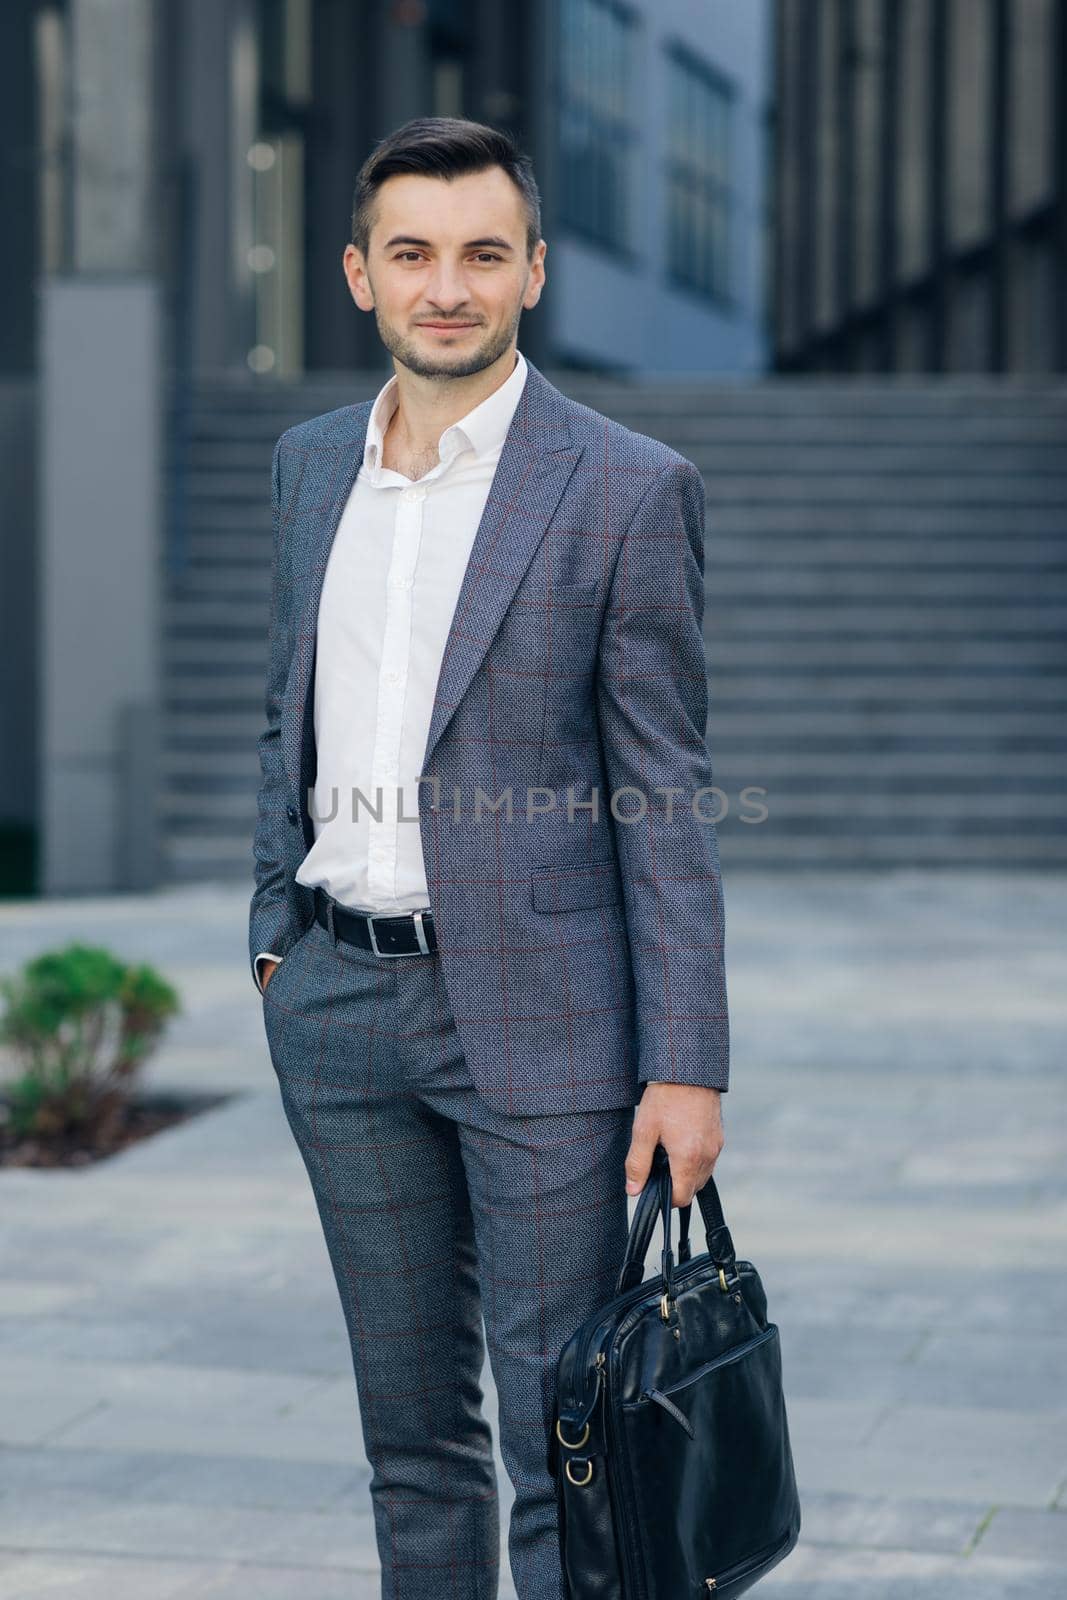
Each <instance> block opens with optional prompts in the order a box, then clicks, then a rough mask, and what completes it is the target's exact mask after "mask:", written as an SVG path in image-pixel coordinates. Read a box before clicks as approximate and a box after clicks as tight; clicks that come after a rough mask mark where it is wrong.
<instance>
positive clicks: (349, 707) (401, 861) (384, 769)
mask: <svg viewBox="0 0 1067 1600" xmlns="http://www.w3.org/2000/svg"><path fill="white" fill-rule="evenodd" d="M516 357H517V359H516V362H515V367H514V370H513V371H512V372H511V374H510V376H509V377H507V378H506V379H505V380H504V382H503V383H502V384H501V385H500V387H499V388H498V389H495V390H494V391H493V393H492V394H491V395H489V396H488V398H487V399H485V400H483V401H482V402H481V404H480V405H477V406H475V408H474V410H473V411H470V412H468V413H467V415H466V416H465V417H463V418H461V419H460V421H459V422H454V423H453V424H452V426H451V427H449V428H446V429H445V431H444V432H443V433H442V434H441V437H440V439H439V440H438V444H437V452H438V461H437V465H436V466H435V467H433V469H432V470H431V471H430V472H428V473H427V474H426V475H425V477H422V478H419V479H417V480H412V479H411V478H405V477H404V475H403V474H402V473H400V472H394V471H393V470H392V468H390V467H385V466H383V465H382V442H383V439H384V436H385V431H386V428H387V427H388V424H389V419H390V418H391V416H392V414H393V412H394V411H395V409H396V405H397V380H396V375H395V374H394V375H393V377H391V378H390V379H389V381H388V382H387V383H386V384H385V385H384V387H383V388H382V389H381V390H380V391H379V393H378V396H377V398H376V399H375V402H374V406H373V408H372V410H371V415H370V419H369V421H368V424H367V437H366V440H365V442H364V446H363V462H362V465H361V467H360V470H359V473H358V476H357V478H356V481H355V483H354V484H353V486H352V491H351V493H350V495H349V497H348V500H347V502H346V504H345V508H344V511H343V512H342V514H341V520H340V523H339V525H338V528H337V535H336V537H335V539H334V541H333V545H332V548H331V550H330V555H329V560H328V562H327V565H326V572H325V575H324V577H323V584H322V595H321V598H320V600H319V609H318V618H317V643H316V665H315V742H316V747H317V752H318V771H317V776H316V781H315V792H314V796H313V799H312V826H313V828H314V832H315V842H314V844H313V845H312V847H311V849H310V850H309V851H308V852H307V854H306V856H305V857H304V859H303V861H302V862H301V864H300V866H299V867H298V868H297V873H296V878H297V882H298V883H302V884H305V885H307V886H308V887H309V888H311V887H314V886H316V885H319V886H321V887H322V888H323V889H325V890H326V892H327V893H328V894H330V895H332V896H333V898H334V899H335V900H337V901H339V902H340V903H341V904H342V905H345V906H350V907H353V908H354V909H356V910H360V911H380V912H386V913H389V912H391V913H393V914H394V915H395V914H397V913H400V912H405V911H415V910H419V909H420V908H421V909H427V908H428V907H429V904H430V900H429V894H428V892H427V887H426V870H425V865H424V862H423V856H422V840H421V837H420V834H419V785H418V784H417V782H416V781H415V780H416V779H417V778H418V777H419V775H420V771H421V767H420V763H421V760H422V756H423V752H424V751H425V749H426V740H427V736H428V734H429V731H430V718H431V715H432V713H433V701H434V692H435V690H436V688H437V679H438V676H439V674H440V670H441V660H442V656H443V654H444V648H445V644H446V642H447V639H448V632H449V629H450V627H451V625H452V618H453V615H454V612H455V609H456V602H457V600H458V598H459V590H460V585H461V583H462V582H463V576H464V573H465V572H466V569H467V563H468V560H469V558H470V552H471V546H472V545H473V543H474V536H475V534H476V533H477V531H478V525H479V523H480V521H481V518H482V513H483V511H484V509H485V502H486V500H487V499H488V496H489V489H490V487H491V485H492V482H493V477H494V475H495V473H496V466H497V462H498V460H499V459H500V452H501V450H502V449H503V445H504V439H505V437H506V435H507V431H508V428H509V426H510V423H511V419H512V417H513V415H514V413H515V408H516V406H517V405H518V403H519V398H520V396H521V394H522V390H523V386H524V385H525V382H526V371H527V368H526V361H525V359H524V358H523V355H522V353H521V351H516ZM379 789H380V791H381V793H380V797H379V792H378V791H379ZM431 798H432V796H431ZM379 812H380V820H379V817H378V816H377V815H376V813H379ZM277 959H278V957H277V956H274V955H272V953H271V952H270V951H263V952H261V953H260V954H259V955H257V957H256V981H257V983H259V982H260V962H261V961H263V960H272V961H276V960H277ZM260 987H261V988H262V984H260Z"/></svg>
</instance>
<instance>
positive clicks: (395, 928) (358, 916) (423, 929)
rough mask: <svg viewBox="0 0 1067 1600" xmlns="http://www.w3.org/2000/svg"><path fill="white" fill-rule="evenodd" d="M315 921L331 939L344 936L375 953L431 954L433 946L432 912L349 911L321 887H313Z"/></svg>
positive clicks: (348, 940)
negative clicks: (384, 914)
mask: <svg viewBox="0 0 1067 1600" xmlns="http://www.w3.org/2000/svg"><path fill="white" fill-rule="evenodd" d="M315 921H316V922H318V923H321V925H322V926H323V927H324V928H325V929H326V931H327V933H328V934H329V935H330V938H331V939H334V940H337V939H344V940H346V941H347V943H348V944H358V945H359V946H360V947H361V948H362V949H364V950H373V951H374V954H375V955H376V956H418V955H424V956H429V955H433V953H434V951H435V950H436V949H437V934H436V933H435V931H434V925H433V912H432V911H431V910H430V909H429V907H427V908H426V910H424V911H408V912H406V913H402V914H398V915H394V914H392V913H390V914H389V915H388V916H383V915H382V913H381V912H380V911H375V912H370V911H353V910H352V909H351V907H349V906H343V905H340V904H339V903H338V902H337V901H336V900H335V899H334V898H333V896H332V895H328V894H327V893H326V891H325V889H319V888H316V890H315Z"/></svg>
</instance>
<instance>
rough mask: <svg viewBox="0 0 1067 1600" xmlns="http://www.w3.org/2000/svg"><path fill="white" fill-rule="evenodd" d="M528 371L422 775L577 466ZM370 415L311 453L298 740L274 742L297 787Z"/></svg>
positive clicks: (460, 607) (566, 433) (552, 408)
mask: <svg viewBox="0 0 1067 1600" xmlns="http://www.w3.org/2000/svg"><path fill="white" fill-rule="evenodd" d="M527 368H528V371H527V374H526V383H525V385H524V386H523V391H522V395H521V396H520V398H519V403H518V405H517V406H516V408H515V414H514V416H513V417H512V420H511V424H510V426H509V428H508V432H507V435H506V437H505V440H504V445H503V448H502V450H501V452H500V459H499V461H498V462H497V467H496V472H495V474H494V477H493V482H492V484H491V486H490V490H489V495H488V498H487V499H486V503H485V509H484V511H483V513H482V517H481V520H480V522H479V524H478V530H477V533H476V534H475V537H474V543H473V545H472V547H471V553H470V558H469V560H468V562H467V567H466V571H465V572H464V575H463V582H462V583H461V585H460V590H459V596H458V598H457V601H456V606H455V610H454V612H453V616H452V626H451V628H450V630H449V634H448V638H447V640H446V642H445V649H444V655H443V657H442V661H441V670H440V673H439V675H438V680H437V686H436V690H435V695H434V704H433V712H432V715H431V718H430V726H429V730H428V733H427V739H426V748H425V751H424V754H423V758H422V767H421V773H422V774H426V773H427V763H428V762H429V760H430V758H431V756H432V753H433V750H434V747H435V746H436V745H437V743H438V741H439V740H440V738H441V735H442V734H443V733H444V731H445V728H446V727H447V726H448V723H449V721H450V719H451V717H452V716H453V714H454V712H455V710H456V708H457V707H458V705H459V703H460V701H461V700H462V698H463V696H464V694H465V693H466V691H467V689H468V687H469V685H470V683H471V680H472V679H473V677H474V675H475V673H476V672H477V670H478V668H479V666H480V665H481V663H482V661H483V660H484V658H485V655H486V652H487V651H488V649H489V647H490V645H491V644H492V642H493V637H494V635H495V634H496V632H497V630H498V628H499V627H500V625H501V623H502V622H503V620H504V614H505V612H506V611H507V609H508V606H509V605H510V604H511V601H512V598H513V596H514V594H515V591H516V589H517V588H518V586H519V584H520V582H521V581H522V577H523V574H524V573H525V571H526V569H527V567H528V566H529V564H530V562H531V561H532V559H533V556H534V553H535V551H536V550H537V547H538V545H539V544H540V542H541V540H542V539H543V538H544V536H545V533H546V532H547V530H548V525H549V523H550V522H551V520H552V516H553V513H554V512H555V509H556V507H557V505H558V504H559V501H560V498H561V496H562V494H563V491H564V489H565V488H566V486H567V482H568V480H569V479H570V476H571V474H572V473H573V471H574V468H575V466H576V465H577V460H578V454H579V452H578V451H577V450H575V448H574V447H573V443H572V439H571V433H570V429H569V427H568V425H567V418H566V412H565V409H564V408H565V405H566V401H565V398H564V396H563V395H562V394H561V393H560V391H559V390H558V389H556V388H555V386H554V385H553V384H551V383H549V382H548V380H547V379H546V378H545V377H543V376H542V374H541V373H540V372H539V371H538V369H537V368H536V367H535V366H534V365H533V363H532V362H531V361H530V360H529V358H527ZM370 410H371V404H370V403H364V404H363V405H359V406H353V407H351V408H346V409H345V411H343V412H341V413H338V414H337V420H336V422H335V423H334V424H333V425H332V427H331V429H330V432H329V433H327V434H326V436H325V437H324V438H323V440H322V442H321V443H320V444H319V445H317V446H316V447H315V450H314V455H315V456H316V458H317V460H316V464H315V470H316V471H317V474H318V475H319V476H320V477H321V478H322V480H323V489H324V493H323V499H322V501H321V502H320V504H321V505H322V506H323V512H322V517H321V520H319V521H318V523H317V525H316V527H315V529H314V532H313V537H314V539H315V542H316V549H315V551H314V552H313V560H312V562H311V572H312V578H311V581H310V584H309V589H308V595H307V598H306V601H305V605H304V609H303V612H302V614H301V617H300V621H299V624H298V630H297V644H296V652H297V659H296V662H295V666H296V668H297V673H296V675H295V676H294V678H293V679H292V682H293V683H294V685H299V686H300V688H299V691H298V693H297V694H296V696H295V699H294V700H291V701H290V705H292V707H293V710H294V712H295V714H296V716H297V718H298V723H297V726H298V727H299V728H300V730H301V734H300V737H299V738H298V739H297V740H283V745H284V746H286V747H288V748H289V749H293V750H294V751H295V750H299V761H300V766H301V772H300V773H299V774H296V773H292V774H291V776H292V777H293V779H294V781H298V782H299V783H300V785H301V787H302V788H310V787H311V785H312V784H313V782H314V773H315V760H314V696H313V694H312V686H313V683H314V658H315V635H316V626H317V620H318V608H319V600H320V598H321V595H322V584H323V579H324V577H325V573H326V564H327V561H328V560H329V555H330V550H331V548H332V546H333V541H334V539H335V538H336V535H337V529H338V527H339V526H340V522H341V516H342V513H343V511H344V508H345V504H346V502H347V500H348V496H349V494H350V493H351V491H352V486H353V485H354V483H355V481H356V478H357V476H358V473H359V468H360V466H361V465H362V461H363V447H364V442H365V440H366V434H367V423H368V420H369V418H370ZM309 465H310V463H309Z"/></svg>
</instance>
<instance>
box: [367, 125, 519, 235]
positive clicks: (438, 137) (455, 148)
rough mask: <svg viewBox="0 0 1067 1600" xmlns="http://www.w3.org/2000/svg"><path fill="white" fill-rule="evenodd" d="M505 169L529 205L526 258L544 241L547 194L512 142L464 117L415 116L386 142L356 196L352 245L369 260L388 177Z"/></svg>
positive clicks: (376, 149) (372, 155) (372, 159)
mask: <svg viewBox="0 0 1067 1600" xmlns="http://www.w3.org/2000/svg"><path fill="white" fill-rule="evenodd" d="M488 167H503V169H504V171H505V172H506V173H507V175H508V177H509V178H510V179H511V181H512V183H513V184H514V185H515V187H516V188H517V189H518V190H519V193H520V194H521V195H522V198H523V200H524V202H525V205H526V255H527V258H528V259H530V258H532V256H533V253H534V250H535V248H536V246H537V241H538V240H539V239H540V237H541V195H540V192H539V190H538V187H537V180H536V179H535V178H534V173H533V163H532V162H531V161H530V158H529V156H527V155H525V154H524V153H523V152H522V151H521V150H520V149H519V147H518V145H517V144H516V143H515V141H514V140H513V139H512V138H511V136H510V134H507V133H502V132H501V131H500V130H499V129H498V128H490V127H488V126H487V125H486V124H485V123H484V122H468V121H467V120H466V118H464V117H413V118H412V119H411V121H410V122H405V123H404V124H403V126H402V127H400V128H397V129H396V130H395V131H394V132H393V133H390V134H387V135H386V137H385V138H384V139H380V140H379V141H378V143H377V144H376V145H375V147H374V149H373V150H372V151H371V153H370V155H369V156H368V157H367V159H366V161H364V163H363V165H362V167H360V169H359V176H358V177H357V179H356V187H355V192H354V194H353V196H352V243H353V244H354V245H355V246H356V248H357V249H358V250H361V251H362V252H363V255H364V256H366V255H367V253H368V249H369V246H370V231H371V224H372V223H373V221H374V197H375V195H376V193H377V191H378V189H379V188H380V186H381V185H382V184H383V183H384V182H385V180H386V178H393V177H396V175H397V174H398V173H401V172H420V173H424V174H425V175H426V176H427V177H432V178H454V177H458V176H459V175H460V174H461V173H464V172H484V171H485V170H486V168H488Z"/></svg>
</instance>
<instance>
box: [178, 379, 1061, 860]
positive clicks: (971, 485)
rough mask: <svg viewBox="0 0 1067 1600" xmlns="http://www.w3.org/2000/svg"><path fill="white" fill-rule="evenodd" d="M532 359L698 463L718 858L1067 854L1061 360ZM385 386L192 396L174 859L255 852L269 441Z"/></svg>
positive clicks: (341, 384) (212, 387)
mask: <svg viewBox="0 0 1067 1600" xmlns="http://www.w3.org/2000/svg"><path fill="white" fill-rule="evenodd" d="M547 376H549V377H550V378H551V379H552V381H553V382H555V383H557V384H558V385H559V387H561V388H563V389H565V390H566V391H567V392H568V393H569V394H572V395H574V396H575V398H577V399H580V400H583V401H585V402H586V403H587V404H590V405H593V406H595V407H596V408H597V409H598V410H601V411H604V412H606V413H607V414H609V415H611V416H614V417H617V418H619V420H621V421H623V422H625V423H626V424H627V425H628V426H630V427H633V428H636V429H639V430H640V431H642V432H644V433H649V434H652V435H654V436H655V437H657V438H660V439H663V440H665V441H666V442H667V443H668V444H671V445H673V446H674V447H675V448H676V449H678V450H680V451H682V452H683V453H684V454H685V455H687V456H688V457H689V458H690V459H691V460H692V461H694V462H695V463H696V465H697V466H698V467H699V468H700V470H701V472H702V473H703V475H704V479H705V482H706V484H707V490H708V519H707V538H706V550H705V557H706V559H705V567H706V571H705V577H706V589H707V606H706V613H705V637H706V646H707V656H708V670H709V685H710V699H711V704H710V713H709V718H708V742H709V746H710V749H711V755H712V770H713V778H714V782H715V784H716V785H717V786H718V788H719V789H720V790H721V791H722V798H721V799H720V801H719V810H720V811H722V810H723V808H724V807H725V815H724V816H723V818H722V820H721V821H720V823H719V836H720V841H721V846H722V854H723V860H724V863H726V864H727V865H730V864H737V865H741V864H743V863H752V864H754V865H758V866H775V867H784V866H791V865H814V864H825V865H827V866H837V867H847V866H851V865H862V866H872V865H887V866H889V865H914V864H920V865H921V864H924V863H929V864H931V865H961V866H962V865H981V864H989V865H992V866H1001V867H1003V866H1013V865H1019V866H1039V865H1043V864H1049V865H1051V864H1059V865H1064V864H1067V642H1065V640H1067V383H1064V382H1062V381H1059V382H1057V381H1051V382H1046V381H1042V380H1024V381H1017V380H1003V381H1002V380H997V379H985V378H974V379H971V378H967V379H960V378H953V379H937V378H923V377H920V378H912V377H907V378H895V377H891V378H885V379H870V378H864V379H856V380H850V379H837V378H834V379H825V378H813V379H792V378H791V379H770V380H757V381H754V382H735V381H730V382H725V381H724V382H715V381H702V382H700V383H693V382H683V383H680V384H678V385H665V384H660V385H655V386H637V385H635V386H624V385H621V384H617V383H609V382H606V381H603V380H597V379H592V378H588V377H582V378H578V377H575V376H574V375H571V374H563V373H556V372H553V371H551V370H549V371H548V373H547ZM382 381H383V376H382V375H381V374H378V373H369V374H368V373H361V374H354V375H352V376H351V377H347V376H346V377H344V378H343V379H342V378H338V379H336V380H334V379H330V380H326V381H323V380H317V381H313V380H308V381H307V382H306V383H303V384H301V385H298V386H291V387H290V386H279V385H266V384H250V383H242V382H239V381H234V380H232V379H225V378H222V379H218V380H204V381H202V382H201V383H200V384H199V385H198V387H197V389H196V391H195V393H194V394H193V396H192V399H191V403H190V404H189V407H188V411H187V415H186V426H185V428H184V430H183V438H184V441H185V442H184V444H183V445H180V446H179V448H178V450H177V452H176V457H175V462H174V472H173V478H172V482H173V485H174V505H173V508H172V509H173V517H172V522H173V528H174V537H173V539H172V559H171V561H170V563H169V565H168V577H167V593H166V604H165V615H166V635H165V650H166V669H165V694H166V727H165V735H164V758H163V759H164V772H163V782H162V792H161V795H160V806H161V816H162V821H163V828H164V833H165V852H166V864H167V871H168V873H169V875H170V876H171V878H173V879H176V880H190V879H196V878H202V877H236V878H242V877H244V878H249V877H250V875H251V832H252V827H253V823H254V817H255V791H256V787H257V782H258V765H257V761H256V752H255V743H256V738H257V736H258V733H259V731H260V727H261V723H262V698H263V673H264V667H265V658H266V621H267V608H268V584H269V568H270V549H269V544H270V530H269V492H270V482H269V473H270V456H271V448H272V446H273V443H274V440H275V439H276V438H277V436H278V434H279V433H280V432H281V431H282V430H283V429H284V428H286V427H288V426H289V425H290V424H292V423H293V422H296V421H299V420H301V419H302V418H304V417H308V416H312V415H315V414H316V413H317V412H320V411H325V410H330V409H332V408H333V407H335V406H338V405H345V404H348V403H350V402H351V401H353V400H359V399H363V398H366V397H369V396H371V395H373V394H374V393H375V392H376V391H377V389H378V387H379V386H380V384H381V382H382ZM749 789H753V790H757V791H762V792H757V793H750V794H748V795H746V790H749ZM746 817H747V818H750V819H755V818H762V819H763V820H749V821H745V820H742V819H744V818H746Z"/></svg>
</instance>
